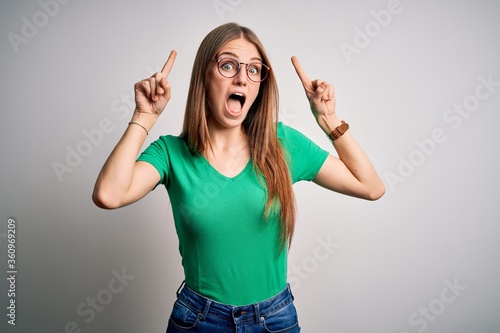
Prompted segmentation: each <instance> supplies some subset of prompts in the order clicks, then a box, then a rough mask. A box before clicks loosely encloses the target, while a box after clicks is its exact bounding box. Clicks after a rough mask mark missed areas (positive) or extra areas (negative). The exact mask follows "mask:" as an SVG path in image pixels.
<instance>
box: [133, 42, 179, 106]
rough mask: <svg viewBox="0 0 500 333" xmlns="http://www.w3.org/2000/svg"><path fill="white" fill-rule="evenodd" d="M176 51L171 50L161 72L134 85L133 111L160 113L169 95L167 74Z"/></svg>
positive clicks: (172, 63)
mask: <svg viewBox="0 0 500 333" xmlns="http://www.w3.org/2000/svg"><path fill="white" fill-rule="evenodd" d="M176 55H177V52H176V51H175V50H173V51H172V52H170V55H169V57H168V59H167V61H166V62H165V65H163V68H162V70H161V72H158V73H155V74H153V76H151V77H150V78H147V79H144V80H142V81H140V82H137V83H136V84H135V85H134V92H135V105H136V106H135V108H136V109H135V111H136V112H138V113H145V114H150V115H160V114H161V113H162V111H163V110H164V109H165V107H166V106H167V103H168V101H169V100H170V97H171V92H170V84H169V83H168V81H167V77H168V74H169V73H170V70H171V69H172V66H173V65H174V61H175V57H176Z"/></svg>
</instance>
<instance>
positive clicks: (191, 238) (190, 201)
mask: <svg viewBox="0 0 500 333" xmlns="http://www.w3.org/2000/svg"><path fill="white" fill-rule="evenodd" d="M278 138H279V139H280V142H281V144H282V146H283V147H284V148H285V151H286V153H285V155H286V156H287V157H288V161H287V162H288V166H289V169H290V172H291V176H292V182H293V183H295V182H297V181H300V180H308V181H311V180H312V179H313V178H314V177H315V176H316V174H317V173H318V171H319V169H320V168H321V166H322V165H323V163H324V161H325V160H326V157H327V156H328V152H326V151H325V150H323V149H321V148H320V147H318V146H317V145H316V144H315V143H314V142H312V141H311V140H309V139H308V138H307V137H305V136H304V135H303V134H301V133H299V132H298V131H296V130H294V129H292V128H291V127H288V126H286V125H283V124H281V123H279V124H278ZM138 161H146V162H148V163H150V164H152V165H153V166H154V167H155V168H156V169H157V170H158V172H159V174H160V177H161V179H160V182H159V183H158V184H163V185H165V187H166V189H167V191H168V194H169V198H170V202H171V205H172V211H173V216H174V221H175V227H176V231H177V235H178V237H179V251H180V254H181V256H182V265H183V267H184V274H185V279H186V285H187V286H189V287H190V288H191V289H193V290H195V291H196V292H198V293H200V294H202V295H204V296H205V297H208V298H210V299H213V300H215V301H218V302H220V303H225V304H231V305H235V306H239V305H246V304H252V303H256V302H260V301H263V300H265V299H268V298H270V297H272V296H274V295H276V294H277V293H279V292H280V291H282V290H283V289H284V288H285V287H286V283H287V256H288V252H287V249H286V248H285V249H284V250H283V251H280V241H279V233H280V222H279V217H278V216H277V214H272V215H271V216H270V217H269V218H268V219H265V217H264V208H265V205H266V202H267V199H266V190H265V188H264V187H263V186H262V183H261V182H259V178H258V177H257V175H256V172H255V170H254V168H253V163H252V160H251V159H250V161H249V162H248V164H247V165H246V167H245V168H244V169H243V171H241V173H239V174H238V175H237V176H235V177H233V178H229V177H226V176H224V175H222V174H221V173H219V172H218V171H217V170H216V169H215V168H213V167H212V166H211V165H210V163H209V162H208V161H207V159H206V158H205V157H204V156H203V155H199V156H194V155H192V154H191V153H190V152H189V150H188V147H187V144H186V142H185V141H184V140H183V139H181V138H179V137H177V136H171V135H168V136H161V137H160V138H159V139H158V140H156V141H155V142H153V143H151V145H150V146H149V147H148V148H147V149H146V150H145V151H144V152H143V153H142V154H141V155H140V156H139V158H138Z"/></svg>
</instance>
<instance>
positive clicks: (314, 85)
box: [292, 56, 335, 123]
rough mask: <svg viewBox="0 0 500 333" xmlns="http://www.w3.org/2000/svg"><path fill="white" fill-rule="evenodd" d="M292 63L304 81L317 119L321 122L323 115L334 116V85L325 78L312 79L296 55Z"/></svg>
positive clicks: (303, 84)
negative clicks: (324, 79)
mask: <svg viewBox="0 0 500 333" xmlns="http://www.w3.org/2000/svg"><path fill="white" fill-rule="evenodd" d="M292 64H293V67H295V71H296V72H297V75H298V76H299V78H300V81H301V82H302V86H303V87H304V90H305V92H306V96H307V99H308V100H309V104H310V105H311V111H312V113H313V115H314V117H315V118H316V121H318V123H320V122H321V121H320V119H321V118H322V116H323V117H324V116H327V117H328V116H334V115H335V92H334V89H333V86H332V85H331V84H329V83H328V82H326V81H323V80H314V81H311V80H310V79H309V77H308V76H307V74H306V72H305V71H304V69H303V68H302V66H301V65H300V63H299V60H298V59H297V57H295V56H293V57H292Z"/></svg>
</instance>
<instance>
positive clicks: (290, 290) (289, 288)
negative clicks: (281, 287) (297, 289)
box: [286, 283, 295, 301]
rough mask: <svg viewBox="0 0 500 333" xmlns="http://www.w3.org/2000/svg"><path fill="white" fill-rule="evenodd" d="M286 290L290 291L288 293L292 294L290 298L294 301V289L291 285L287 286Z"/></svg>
mask: <svg viewBox="0 0 500 333" xmlns="http://www.w3.org/2000/svg"><path fill="white" fill-rule="evenodd" d="M286 288H287V289H288V292H289V293H290V296H291V297H292V301H294V300H295V297H294V296H293V292H292V287H290V283H287V284H286Z"/></svg>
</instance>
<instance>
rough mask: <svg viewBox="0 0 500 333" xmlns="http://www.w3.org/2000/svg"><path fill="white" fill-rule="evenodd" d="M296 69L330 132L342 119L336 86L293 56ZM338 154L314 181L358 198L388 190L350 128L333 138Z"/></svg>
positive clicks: (320, 122) (315, 111)
mask: <svg viewBox="0 0 500 333" xmlns="http://www.w3.org/2000/svg"><path fill="white" fill-rule="evenodd" d="M292 63H293V66H294V67H295V71H296V72H297V75H298V76H299V78H300V81H301V82H302V86H303V87H304V90H305V93H306V96H307V99H308V100H309V103H310V106H311V111H312V113H313V115H314V117H315V118H316V122H317V123H318V125H319V126H320V127H321V129H322V130H323V131H324V132H325V134H326V135H328V134H330V133H331V132H332V131H333V130H334V129H335V128H336V127H337V126H339V125H340V124H341V120H340V119H339V117H338V116H337V114H336V112H335V93H334V89H333V86H332V85H331V84H329V83H328V82H326V81H322V80H314V81H311V80H310V79H309V77H308V76H307V74H306V73H305V71H304V69H303V68H302V66H301V65H300V63H299V61H298V60H297V58H296V57H292ZM333 146H334V148H335V150H336V151H337V154H338V158H337V157H335V156H332V155H330V156H328V158H327V160H326V161H325V163H324V164H323V166H322V167H321V169H320V171H319V172H318V174H317V175H316V177H315V178H314V180H313V181H314V182H315V183H316V184H318V185H320V186H322V187H325V188H327V189H329V190H332V191H335V192H339V193H342V194H347V195H351V196H354V197H358V198H363V199H368V200H377V199H379V198H380V197H381V196H382V195H383V194H384V192H385V186H384V184H383V183H382V180H381V179H380V177H379V175H378V174H377V171H376V170H375V168H374V167H373V165H372V163H371V162H370V159H369V158H368V156H367V155H366V153H365V152H364V151H363V149H362V148H361V146H360V145H359V144H358V143H357V142H356V140H354V137H353V136H352V134H351V133H350V132H349V131H347V132H345V133H344V134H343V135H342V136H341V137H339V138H338V139H336V140H334V141H333Z"/></svg>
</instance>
